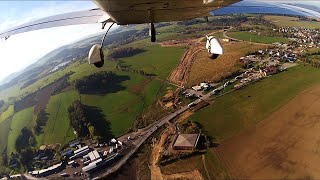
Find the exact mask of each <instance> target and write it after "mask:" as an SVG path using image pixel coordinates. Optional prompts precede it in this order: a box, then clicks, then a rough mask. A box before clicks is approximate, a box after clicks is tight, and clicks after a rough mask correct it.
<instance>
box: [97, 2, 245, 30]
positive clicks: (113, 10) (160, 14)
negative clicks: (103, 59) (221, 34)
mask: <svg viewBox="0 0 320 180" xmlns="http://www.w3.org/2000/svg"><path fill="white" fill-rule="evenodd" d="M239 1H242V0H94V2H95V3H96V4H97V5H98V6H99V7H100V9H102V10H104V11H105V12H107V13H108V14H109V15H110V16H111V18H112V19H113V20H114V21H115V22H116V23H117V24H118V25H126V24H142V23H151V22H152V23H159V22H169V21H184V20H190V19H194V18H197V17H204V16H207V15H208V13H209V12H211V11H213V10H217V9H219V8H222V7H226V6H229V5H231V4H233V3H236V2H239Z"/></svg>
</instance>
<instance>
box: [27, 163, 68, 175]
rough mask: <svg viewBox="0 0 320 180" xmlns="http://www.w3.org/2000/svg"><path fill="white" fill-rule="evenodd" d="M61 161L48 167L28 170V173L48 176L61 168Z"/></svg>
mask: <svg viewBox="0 0 320 180" xmlns="http://www.w3.org/2000/svg"><path fill="white" fill-rule="evenodd" d="M61 168H62V163H59V164H56V165H53V166H51V167H48V168H47V169H42V170H38V171H31V172H29V174H30V175H33V176H36V177H42V176H48V175H51V174H54V173H57V172H59V171H60V170H61Z"/></svg>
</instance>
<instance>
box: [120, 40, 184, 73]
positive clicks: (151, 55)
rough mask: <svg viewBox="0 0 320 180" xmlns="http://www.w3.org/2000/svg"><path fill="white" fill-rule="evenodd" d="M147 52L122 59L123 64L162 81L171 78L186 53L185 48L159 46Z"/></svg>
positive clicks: (152, 47) (151, 47)
mask: <svg viewBox="0 0 320 180" xmlns="http://www.w3.org/2000/svg"><path fill="white" fill-rule="evenodd" d="M146 50H147V51H146V52H144V53H141V54H138V55H135V56H133V57H129V58H122V59H121V62H122V63H124V64H126V65H129V66H130V67H131V68H132V69H135V70H143V71H144V72H146V73H148V74H155V75H156V76H158V77H159V78H162V79H166V78H167V77H168V76H169V74H170V73H171V71H172V70H173V69H174V68H175V66H176V65H177V64H178V62H179V61H180V58H181V56H182V55H183V53H184V52H185V48H184V47H160V46H159V45H156V46H150V47H147V48H146Z"/></svg>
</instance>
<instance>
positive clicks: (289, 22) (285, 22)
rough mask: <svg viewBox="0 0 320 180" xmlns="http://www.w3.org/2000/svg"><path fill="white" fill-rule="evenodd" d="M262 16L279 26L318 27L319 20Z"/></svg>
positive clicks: (319, 26)
mask: <svg viewBox="0 0 320 180" xmlns="http://www.w3.org/2000/svg"><path fill="white" fill-rule="evenodd" d="M264 18H265V19H266V20H268V21H270V22H271V23H273V24H275V25H277V26H279V27H286V26H289V27H306V28H310V29H315V28H320V22H313V21H301V20H299V18H297V17H288V16H271V15H267V16H265V17H264Z"/></svg>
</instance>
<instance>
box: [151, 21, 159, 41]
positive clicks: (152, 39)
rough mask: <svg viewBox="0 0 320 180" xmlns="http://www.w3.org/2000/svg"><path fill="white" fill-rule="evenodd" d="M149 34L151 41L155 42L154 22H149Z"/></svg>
mask: <svg viewBox="0 0 320 180" xmlns="http://www.w3.org/2000/svg"><path fill="white" fill-rule="evenodd" d="M149 34H150V36H151V42H156V40H157V37H156V29H155V28H154V24H153V23H150V31H149Z"/></svg>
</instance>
